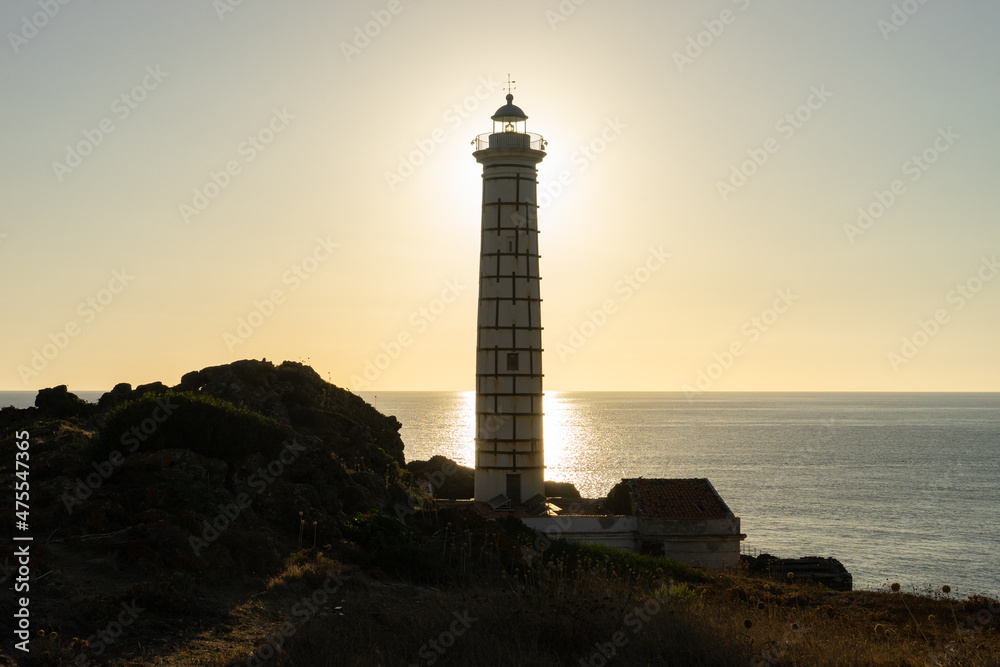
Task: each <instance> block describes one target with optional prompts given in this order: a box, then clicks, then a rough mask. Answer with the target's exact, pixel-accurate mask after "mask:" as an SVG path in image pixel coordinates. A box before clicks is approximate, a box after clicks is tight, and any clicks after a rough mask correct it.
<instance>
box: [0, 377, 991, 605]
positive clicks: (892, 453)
mask: <svg viewBox="0 0 1000 667" xmlns="http://www.w3.org/2000/svg"><path fill="white" fill-rule="evenodd" d="M36 393H37V392H33V391H31V392H24V391H20V392H11V391H7V392H0V406H7V405H14V406H15V407H22V408H23V407H29V406H30V405H33V403H34V397H35V394H36ZM75 393H77V395H78V396H80V397H81V398H83V399H85V400H89V401H92V402H96V400H97V399H98V398H99V397H100V396H101V394H102V393H103V392H101V391H91V392H87V391H81V392H75ZM358 393H359V394H360V395H361V396H362V397H363V398H364V399H365V400H366V401H368V402H369V403H371V404H372V405H373V406H374V407H375V408H376V409H378V410H379V411H380V412H383V413H385V414H389V415H394V416H395V417H396V418H397V419H399V421H400V422H401V424H402V430H401V434H402V438H403V442H404V444H405V456H406V460H407V461H412V460H418V459H427V458H430V457H431V456H433V455H435V454H441V455H444V456H447V457H449V458H451V459H454V460H455V461H457V462H458V463H460V464H462V465H467V466H472V465H473V436H474V392H471V391H465V392H440V391H430V392H414V391H405V392H358ZM544 411H545V456H546V479H552V480H556V481H566V482H572V483H573V484H575V485H576V487H577V488H578V489H579V490H580V492H581V494H583V495H584V496H585V497H602V496H603V495H605V494H606V493H607V492H608V490H609V489H610V488H611V487H612V486H613V485H614V484H615V483H617V482H618V481H619V480H621V479H622V478H629V477H654V478H655V477H666V478H690V477H705V478H708V479H709V480H710V481H711V482H712V484H713V485H714V486H715V488H716V489H717V490H718V492H719V494H720V495H721V496H722V498H723V500H725V502H726V503H727V504H728V505H729V507H730V508H731V509H732V510H733V512H734V513H735V514H736V515H737V516H739V517H740V518H741V525H742V531H743V532H744V533H746V534H747V539H746V540H745V541H744V543H743V546H742V550H743V551H744V552H745V553H751V554H758V553H771V554H774V555H777V556H781V557H798V556H829V557H834V558H837V559H838V560H840V561H841V562H842V563H844V565H845V566H846V567H847V568H848V570H849V571H850V572H851V573H852V575H853V576H854V583H855V588H858V589H880V588H884V587H885V586H887V585H888V584H889V583H890V582H899V583H900V584H901V585H902V586H903V587H904V590H907V591H914V592H918V593H929V592H932V591H936V590H939V589H940V587H941V585H943V584H948V585H950V586H951V587H952V590H953V591H954V593H955V594H956V595H959V596H966V595H974V594H982V595H989V596H992V597H998V598H1000V581H998V579H997V573H998V572H1000V549H998V548H997V546H998V545H997V540H996V537H995V536H994V535H993V534H992V532H991V531H992V530H993V529H994V528H995V525H996V519H995V517H996V516H997V514H998V512H1000V494H997V492H996V480H997V479H1000V456H998V455H1000V393H979V392H938V393H927V392H913V393H899V392H706V393H703V394H699V395H697V396H695V397H694V398H693V399H692V400H688V399H687V398H686V397H685V395H684V394H683V393H682V392H546V394H545V405H544Z"/></svg>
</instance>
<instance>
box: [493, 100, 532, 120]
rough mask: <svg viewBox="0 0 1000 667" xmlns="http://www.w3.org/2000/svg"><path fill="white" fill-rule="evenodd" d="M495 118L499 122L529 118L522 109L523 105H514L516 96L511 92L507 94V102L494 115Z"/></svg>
mask: <svg viewBox="0 0 1000 667" xmlns="http://www.w3.org/2000/svg"><path fill="white" fill-rule="evenodd" d="M492 118H493V120H495V121H498V122H501V123H503V122H512V121H519V120H527V118H528V117H527V116H526V115H525V114H524V112H523V111H521V107H518V106H514V96H513V95H511V94H510V93H508V94H507V104H505V105H503V106H502V107H500V108H499V109H497V112H496V113H495V114H493V116H492Z"/></svg>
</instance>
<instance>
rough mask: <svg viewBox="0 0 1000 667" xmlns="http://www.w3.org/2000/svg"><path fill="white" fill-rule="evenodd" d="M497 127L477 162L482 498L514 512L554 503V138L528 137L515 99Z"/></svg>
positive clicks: (478, 144) (481, 139)
mask: <svg viewBox="0 0 1000 667" xmlns="http://www.w3.org/2000/svg"><path fill="white" fill-rule="evenodd" d="M508 87H509V88H510V86H509V84H508ZM492 119H493V131H492V132H488V133H485V134H480V135H479V136H478V137H476V139H475V140H474V141H473V145H474V146H475V151H474V152H473V154H472V156H473V157H474V158H476V161H477V162H479V163H480V164H482V165H483V203H482V228H481V236H480V252H479V315H478V327H477V332H476V483H475V500H476V501H481V502H487V503H489V504H490V505H491V506H493V507H495V508H501V507H503V508H511V509H512V508H515V507H517V506H518V505H521V504H524V503H525V502H526V501H528V502H530V503H532V504H534V503H537V502H538V501H539V499H544V478H545V457H544V452H543V447H542V323H541V302H542V299H541V290H540V286H539V281H540V280H541V278H540V276H539V273H538V258H539V254H538V204H537V201H538V200H537V185H538V163H540V162H541V161H542V159H543V158H544V157H545V140H544V139H542V137H541V136H539V135H537V134H530V133H528V132H527V130H526V125H527V120H528V117H527V116H526V115H525V113H524V112H523V111H522V110H521V109H520V108H519V107H517V106H515V105H514V96H513V94H508V95H507V104H505V105H504V106H502V107H500V108H499V109H498V110H497V112H496V113H495V114H493V116H492Z"/></svg>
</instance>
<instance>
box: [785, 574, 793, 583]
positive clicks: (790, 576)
mask: <svg viewBox="0 0 1000 667" xmlns="http://www.w3.org/2000/svg"><path fill="white" fill-rule="evenodd" d="M785 576H786V577H788V580H789V581H791V580H792V579H794V578H795V573H794V572H789V573H788V574H786V575H785Z"/></svg>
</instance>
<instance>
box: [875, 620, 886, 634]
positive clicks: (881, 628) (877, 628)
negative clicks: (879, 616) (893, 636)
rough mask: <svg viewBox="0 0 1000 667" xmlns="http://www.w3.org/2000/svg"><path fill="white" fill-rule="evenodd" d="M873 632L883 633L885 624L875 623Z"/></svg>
mask: <svg viewBox="0 0 1000 667" xmlns="http://www.w3.org/2000/svg"><path fill="white" fill-rule="evenodd" d="M875 634H877V635H884V634H885V626H884V625H882V624H881V623H877V624H876V625H875Z"/></svg>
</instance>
